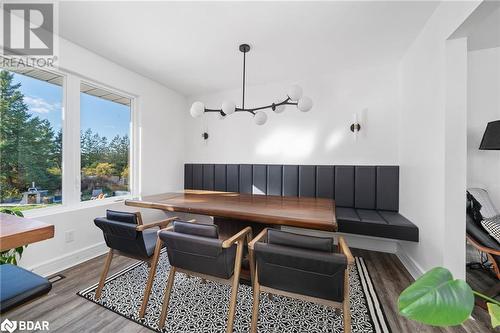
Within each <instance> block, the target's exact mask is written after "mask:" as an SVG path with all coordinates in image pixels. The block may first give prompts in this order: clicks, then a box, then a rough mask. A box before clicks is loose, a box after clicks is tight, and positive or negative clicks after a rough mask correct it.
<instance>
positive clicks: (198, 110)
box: [189, 102, 205, 118]
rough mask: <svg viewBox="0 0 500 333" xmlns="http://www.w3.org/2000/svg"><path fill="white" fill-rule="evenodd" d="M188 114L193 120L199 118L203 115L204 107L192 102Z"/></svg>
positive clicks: (200, 103)
mask: <svg viewBox="0 0 500 333" xmlns="http://www.w3.org/2000/svg"><path fill="white" fill-rule="evenodd" d="M189 112H190V113H191V116H192V117H193V118H199V117H201V116H203V113H205V105H204V104H203V103H202V102H194V103H193V105H191V110H189Z"/></svg>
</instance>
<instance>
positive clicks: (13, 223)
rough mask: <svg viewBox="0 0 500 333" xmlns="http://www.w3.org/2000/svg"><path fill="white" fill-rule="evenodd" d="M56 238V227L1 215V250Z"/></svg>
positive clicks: (13, 216)
mask: <svg viewBox="0 0 500 333" xmlns="http://www.w3.org/2000/svg"><path fill="white" fill-rule="evenodd" d="M52 237H54V226H53V225H52V224H47V223H44V222H40V221H37V220H33V219H28V218H24V217H19V216H15V215H9V214H4V213H0V250H1V251H5V250H9V249H13V248H16V247H19V246H23V245H27V244H31V243H35V242H39V241H42V240H44V239H49V238H52Z"/></svg>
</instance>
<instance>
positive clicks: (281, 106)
mask: <svg viewBox="0 0 500 333" xmlns="http://www.w3.org/2000/svg"><path fill="white" fill-rule="evenodd" d="M239 49H240V51H241V52H242V53H243V89H242V92H243V96H242V101H241V107H238V106H237V105H236V104H235V103H234V102H232V101H223V102H222V106H221V108H220V109H207V108H206V107H205V104H203V103H202V102H194V103H193V105H191V110H190V113H191V116H193V118H198V117H201V116H203V114H204V113H206V112H214V113H218V114H219V115H220V118H221V119H224V118H226V117H227V116H229V115H231V114H233V113H235V112H248V113H251V114H252V115H253V118H254V121H255V123H256V124H257V125H263V124H265V122H266V121H267V114H266V113H265V112H264V110H269V109H270V110H272V111H274V112H275V113H281V112H283V111H284V110H285V106H286V105H296V106H297V109H299V110H300V111H302V112H307V111H309V110H311V108H312V106H313V102H312V99H311V98H309V97H307V96H302V88H301V87H300V86H298V85H292V86H290V87H289V88H288V92H287V97H286V98H285V99H284V100H283V101H277V102H275V103H272V104H270V105H266V106H260V107H255V108H245V74H246V73H245V71H246V54H247V53H248V52H249V51H250V45H248V44H241V45H240V47H239Z"/></svg>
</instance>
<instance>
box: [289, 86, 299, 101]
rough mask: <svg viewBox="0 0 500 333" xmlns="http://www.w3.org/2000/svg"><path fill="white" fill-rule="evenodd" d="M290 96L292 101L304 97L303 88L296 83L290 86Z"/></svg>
mask: <svg viewBox="0 0 500 333" xmlns="http://www.w3.org/2000/svg"><path fill="white" fill-rule="evenodd" d="M288 97H290V99H291V100H292V101H298V100H299V99H300V98H301V97H302V88H301V87H300V86H298V85H296V84H294V85H292V86H290V88H288Z"/></svg>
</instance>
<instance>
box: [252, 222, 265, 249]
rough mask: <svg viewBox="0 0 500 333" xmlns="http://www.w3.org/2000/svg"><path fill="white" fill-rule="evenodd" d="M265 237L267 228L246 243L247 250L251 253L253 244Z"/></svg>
mask: <svg viewBox="0 0 500 333" xmlns="http://www.w3.org/2000/svg"><path fill="white" fill-rule="evenodd" d="M266 235H267V228H265V229H264V230H262V231H261V232H260V233H259V234H258V235H257V236H256V237H255V238H254V239H252V241H251V242H250V243H248V248H249V249H250V250H252V251H253V247H254V246H255V243H257V242H258V241H260V240H261V239H262V238H263V237H264V236H266Z"/></svg>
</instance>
